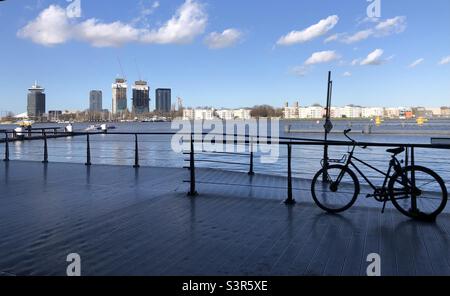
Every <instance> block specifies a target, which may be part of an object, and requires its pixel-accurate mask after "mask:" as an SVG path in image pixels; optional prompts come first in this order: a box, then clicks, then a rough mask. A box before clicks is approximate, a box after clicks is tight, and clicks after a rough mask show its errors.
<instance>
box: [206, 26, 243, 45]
mask: <svg viewBox="0 0 450 296" xmlns="http://www.w3.org/2000/svg"><path fill="white" fill-rule="evenodd" d="M241 38H242V33H241V32H240V31H239V30H237V29H226V30H224V31H223V32H222V33H219V32H212V33H210V34H209V35H208V36H207V37H206V38H205V43H206V45H207V46H208V47H209V48H211V49H220V48H225V47H230V46H233V45H235V44H236V43H237V42H239V40H241Z"/></svg>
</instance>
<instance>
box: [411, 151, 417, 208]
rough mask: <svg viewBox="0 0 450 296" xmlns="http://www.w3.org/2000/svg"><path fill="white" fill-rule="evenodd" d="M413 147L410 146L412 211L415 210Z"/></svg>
mask: <svg viewBox="0 0 450 296" xmlns="http://www.w3.org/2000/svg"><path fill="white" fill-rule="evenodd" d="M414 158H415V157H414V147H411V183H412V188H411V210H412V212H413V213H416V212H417V196H416V172H415V170H414V165H415V159H414Z"/></svg>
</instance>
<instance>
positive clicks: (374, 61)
mask: <svg viewBox="0 0 450 296" xmlns="http://www.w3.org/2000/svg"><path fill="white" fill-rule="evenodd" d="M383 53H384V51H383V50H382V49H375V50H374V51H373V52H371V53H369V55H368V56H367V57H366V58H365V59H364V60H363V61H361V63H360V65H361V66H366V65H371V66H378V65H381V64H383V62H384V61H383V60H382V59H381V56H382V55H383Z"/></svg>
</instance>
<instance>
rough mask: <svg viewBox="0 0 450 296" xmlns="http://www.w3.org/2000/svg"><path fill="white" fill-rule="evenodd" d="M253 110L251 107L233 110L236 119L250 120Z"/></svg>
mask: <svg viewBox="0 0 450 296" xmlns="http://www.w3.org/2000/svg"><path fill="white" fill-rule="evenodd" d="M251 112H252V110H250V109H236V110H233V116H234V119H241V120H249V119H251V118H252V115H251Z"/></svg>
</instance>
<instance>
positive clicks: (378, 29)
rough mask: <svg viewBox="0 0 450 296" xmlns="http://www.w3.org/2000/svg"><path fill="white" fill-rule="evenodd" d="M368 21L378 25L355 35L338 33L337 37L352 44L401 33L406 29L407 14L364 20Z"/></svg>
mask: <svg viewBox="0 0 450 296" xmlns="http://www.w3.org/2000/svg"><path fill="white" fill-rule="evenodd" d="M366 22H373V23H376V25H375V26H374V27H373V28H368V29H365V30H361V31H358V32H356V33H354V34H353V35H349V34H347V33H342V34H337V35H338V38H336V39H337V40H339V41H341V42H343V43H347V44H351V43H356V42H359V41H362V40H366V39H368V38H369V37H378V38H379V37H385V36H389V35H392V34H400V33H402V32H403V31H405V30H406V27H407V24H406V17H405V16H396V17H394V18H391V19H387V20H384V21H379V20H375V21H373V20H370V21H363V23H366ZM336 39H334V40H336Z"/></svg>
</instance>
